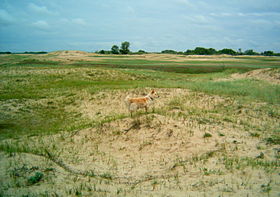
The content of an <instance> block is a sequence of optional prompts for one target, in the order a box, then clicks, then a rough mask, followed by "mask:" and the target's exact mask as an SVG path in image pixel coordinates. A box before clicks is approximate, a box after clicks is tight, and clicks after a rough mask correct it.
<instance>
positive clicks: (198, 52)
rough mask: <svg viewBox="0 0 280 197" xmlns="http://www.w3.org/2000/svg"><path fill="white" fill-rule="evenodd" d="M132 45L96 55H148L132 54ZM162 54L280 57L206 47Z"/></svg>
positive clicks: (270, 52) (272, 54) (169, 51)
mask: <svg viewBox="0 0 280 197" xmlns="http://www.w3.org/2000/svg"><path fill="white" fill-rule="evenodd" d="M129 47H130V43H129V42H127V41H125V42H122V43H121V46H120V47H119V46H117V45H113V46H112V47H111V50H100V51H96V53H99V54H145V53H147V52H146V51H144V50H139V51H137V52H132V51H130V50H129ZM160 53H165V54H179V55H222V54H225V55H264V56H280V53H275V52H273V51H264V52H261V53H258V52H256V51H254V50H253V49H249V50H245V51H244V52H243V51H242V49H238V51H235V50H233V49H227V48H224V49H221V50H216V49H214V48H204V47H196V48H195V49H193V50H191V49H188V50H186V51H185V52H183V51H175V50H170V49H167V50H163V51H161V52H160Z"/></svg>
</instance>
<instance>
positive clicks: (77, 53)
mask: <svg viewBox="0 0 280 197" xmlns="http://www.w3.org/2000/svg"><path fill="white" fill-rule="evenodd" d="M49 54H52V55H58V56H85V55H87V54H88V53H87V52H84V51H54V52H51V53H49Z"/></svg>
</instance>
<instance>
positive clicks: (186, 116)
mask: <svg viewBox="0 0 280 197" xmlns="http://www.w3.org/2000/svg"><path fill="white" fill-rule="evenodd" d="M92 56H96V54H91V53H86V52H80V51H60V52H53V53H50V54H48V56H46V55H40V56H36V57H39V59H46V60H58V61H69V62H71V61H78V60H83V61H85V60H88V61H94V60H95V59H96V60H100V58H101V57H98V58H95V57H92ZM135 57H137V56H135ZM143 57H144V58H147V59H150V60H168V59H170V60H174V59H176V58H178V57H176V58H175V56H172V55H166V54H160V55H159V54H156V55H154V54H148V55H144V56H141V58H142V59H143ZM187 58H188V57H182V59H181V57H180V58H178V60H180V61H182V60H184V59H187ZM193 58H198V59H199V58H201V56H199V57H193ZM223 58H224V60H226V58H227V56H225V57H223ZM204 60H205V59H204V57H203V58H201V61H204ZM68 71H69V69H68V70H67V71H66V70H63V69H62V70H59V71H55V72H68ZM83 71H85V77H87V76H88V74H89V73H88V72H92V71H91V70H83ZM26 72H29V71H26ZM44 72H45V71H44ZM46 72H51V73H53V72H54V71H52V70H49V71H46ZM71 72H78V70H75V69H73V70H71ZM98 72H99V71H98ZM103 72H107V71H103ZM38 74H40V73H38ZM53 74H56V73H53ZM90 74H91V73H90ZM93 74H94V75H95V76H99V75H98V73H93ZM99 74H100V77H102V76H103V75H102V73H99ZM112 74H114V73H112ZM115 74H116V75H117V74H118V73H117V72H116V73H115ZM116 77H121V76H116ZM124 77H126V76H124ZM240 78H254V79H260V80H266V81H268V82H269V83H275V84H279V71H277V72H276V70H275V69H259V70H254V71H250V72H248V73H244V74H233V75H232V76H231V77H230V78H228V79H223V80H235V79H240ZM150 90H151V89H145V88H144V89H143V88H139V89H133V90H110V91H100V92H97V93H88V92H86V91H84V92H83V91H81V92H80V94H79V96H78V97H77V99H76V100H75V103H74V105H69V106H68V107H67V108H66V109H65V110H67V111H68V112H73V113H74V112H75V113H78V114H80V115H81V116H82V117H83V118H84V119H86V120H88V121H89V122H90V123H91V125H90V126H88V127H87V128H86V129H80V130H75V131H73V132H66V131H62V132H61V133H59V134H55V135H48V136H30V137H28V136H25V137H22V138H21V139H10V140H3V141H1V143H0V148H5V150H6V151H7V150H8V151H7V152H9V149H10V150H11V151H10V152H11V153H4V152H0V183H1V184H0V196H166V197H167V196H170V197H171V196H249V197H250V196H251V197H255V196H269V197H273V196H279V195H280V177H279V166H280V163H279V156H280V147H279V146H278V145H275V144H269V143H267V142H266V141H265V140H264V139H266V138H268V137H270V136H271V134H272V133H271V132H272V131H276V130H277V129H279V119H278V117H274V116H271V114H269V113H268V109H267V104H266V103H246V102H244V103H243V102H240V101H238V100H234V99H232V98H228V97H222V96H215V95H207V94H203V93H197V92H191V91H189V90H184V89H166V88H162V89H156V91H157V92H158V94H159V96H160V97H159V98H158V99H156V100H155V102H154V103H153V104H152V105H151V106H150V108H149V112H148V113H147V114H146V113H145V112H144V111H143V110H140V111H138V112H137V113H135V114H134V115H133V117H130V115H129V113H128V111H127V109H126V107H125V105H124V102H123V100H124V98H125V97H126V96H127V95H131V96H132V97H133V96H142V95H145V94H146V93H147V92H149V91H150ZM13 102H16V101H13V100H11V101H10V103H6V105H5V106H4V107H5V109H8V110H10V111H14V112H16V111H17V110H19V109H20V108H24V106H23V105H24V104H21V106H18V105H16V104H15V103H13ZM26 102H27V103H26V105H29V104H31V103H28V102H32V101H26ZM34 102H38V103H47V102H48V101H47V100H44V99H42V100H37V101H34ZM274 107H275V109H273V110H275V111H279V110H280V108H279V107H278V106H274ZM278 114H279V113H278ZM276 134H277V133H276ZM276 134H275V135H276ZM7 147H8V148H7ZM13 149H16V150H18V151H16V152H18V153H13V152H14V151H12V150H13ZM34 180H35V181H34Z"/></svg>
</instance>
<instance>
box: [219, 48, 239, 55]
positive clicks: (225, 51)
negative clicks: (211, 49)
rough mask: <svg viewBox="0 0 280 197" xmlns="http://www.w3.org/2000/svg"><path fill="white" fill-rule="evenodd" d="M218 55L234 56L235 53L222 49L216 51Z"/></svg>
mask: <svg viewBox="0 0 280 197" xmlns="http://www.w3.org/2000/svg"><path fill="white" fill-rule="evenodd" d="M218 53H219V54H227V55H236V54H237V53H236V51H234V50H232V49H222V50H219V51H218Z"/></svg>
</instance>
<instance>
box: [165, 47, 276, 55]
mask: <svg viewBox="0 0 280 197" xmlns="http://www.w3.org/2000/svg"><path fill="white" fill-rule="evenodd" d="M161 53H168V54H182V55H222V54H225V55H264V56H280V53H275V52H273V51H264V52H261V53H258V52H256V51H254V50H253V49H249V50H246V51H244V52H243V51H242V49H238V51H235V50H233V49H227V48H224V49H221V50H216V49H213V48H204V47H196V48H195V49H193V50H191V49H188V50H186V51H185V52H181V51H174V50H164V51H161Z"/></svg>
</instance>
